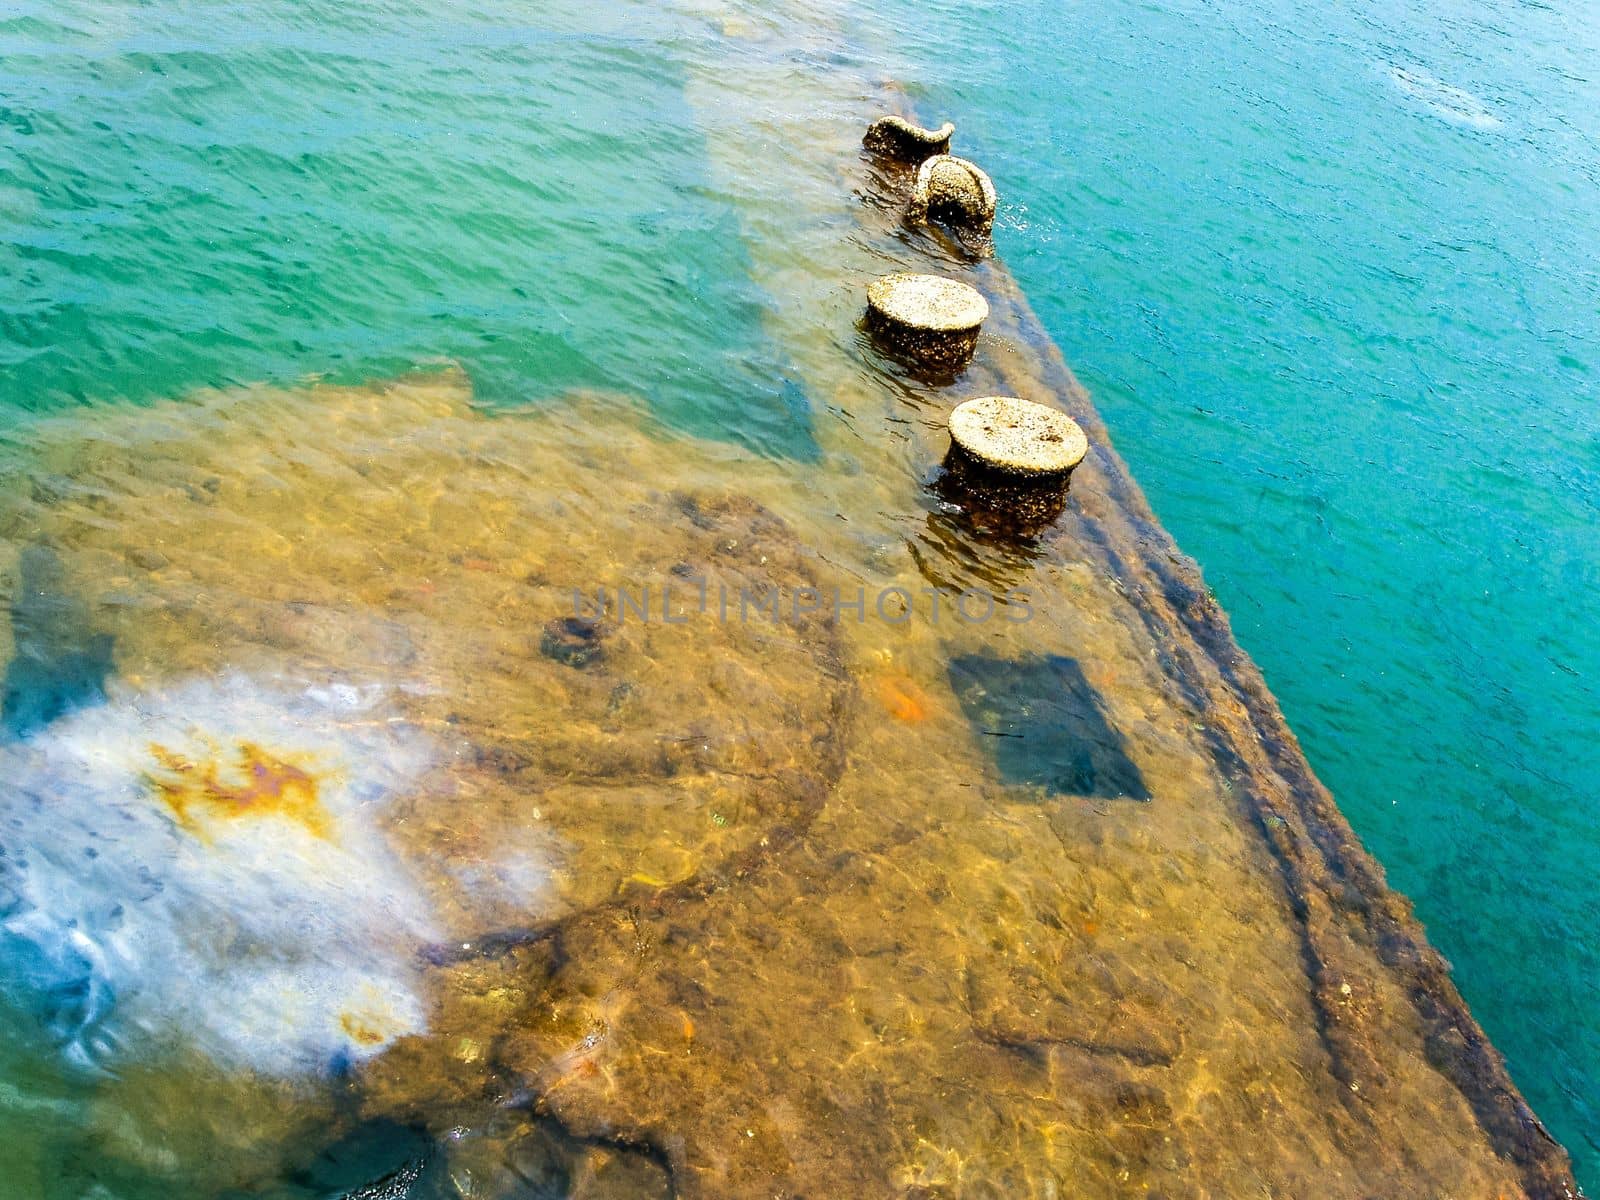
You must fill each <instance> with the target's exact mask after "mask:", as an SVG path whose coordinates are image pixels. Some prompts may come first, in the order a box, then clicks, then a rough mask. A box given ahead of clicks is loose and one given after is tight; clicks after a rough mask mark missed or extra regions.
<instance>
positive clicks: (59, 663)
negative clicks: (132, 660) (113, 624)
mask: <svg viewBox="0 0 1600 1200" xmlns="http://www.w3.org/2000/svg"><path fill="white" fill-rule="evenodd" d="M17 575H18V579H17V589H16V593H15V594H14V596H13V597H12V600H11V637H12V642H13V644H14V645H15V648H16V650H15V653H14V654H13V656H12V659H11V662H10V663H8V664H7V666H6V672H5V677H4V679H3V680H0V736H9V737H14V738H20V737H26V736H27V735H28V734H30V733H33V732H34V731H35V730H38V729H41V728H43V727H44V726H46V725H48V724H50V722H51V721H54V720H55V719H56V718H57V717H59V716H61V715H63V714H64V713H67V712H70V711H71V710H72V709H75V708H81V707H83V706H84V705H88V704H97V703H99V702H100V701H102V700H104V699H105V694H106V693H105V684H106V680H107V679H108V678H109V677H110V676H111V674H112V672H113V670H114V669H115V666H114V660H113V656H112V651H113V648H114V646H115V639H114V638H113V637H112V636H111V635H110V634H106V633H97V632H95V630H94V628H93V625H92V623H91V619H90V615H89V609H88V606H87V605H85V604H84V603H83V602H82V601H81V600H79V599H77V598H76V597H75V596H73V595H71V594H70V592H69V591H68V590H67V578H66V570H65V568H64V567H63V566H62V563H61V557H60V556H59V555H58V554H56V552H55V551H54V550H51V549H50V548H49V547H47V546H41V545H32V546H28V547H25V548H24V549H23V551H22V554H21V556H20V557H19V559H18V564H17Z"/></svg>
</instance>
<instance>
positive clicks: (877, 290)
mask: <svg viewBox="0 0 1600 1200" xmlns="http://www.w3.org/2000/svg"><path fill="white" fill-rule="evenodd" d="M988 315H989V304H988V301H986V300H985V299H984V298H983V296H982V295H980V294H979V292H978V290H977V289H976V288H974V287H972V286H970V285H968V284H965V283H962V282H961V281H960V280H957V279H948V278H946V277H945V276H943V275H915V274H909V273H905V272H897V273H896V274H893V275H885V276H883V277H882V278H881V279H875V280H873V282H872V283H871V284H869V285H868V286H867V325H868V328H870V329H871V330H872V333H873V335H874V336H875V337H876V338H877V339H878V340H879V341H880V342H881V343H883V344H885V345H886V346H887V347H888V348H889V349H891V350H892V351H894V352H895V353H896V354H897V355H898V356H900V357H903V358H907V359H910V360H912V361H914V362H916V363H919V364H923V365H926V366H933V367H940V368H945V369H949V368H954V367H959V366H961V365H963V364H964V363H966V361H967V360H968V359H970V358H971V357H972V351H973V349H974V347H976V346H977V344H978V331H979V330H980V329H981V328H982V327H983V322H984V320H985V318H987V317H988Z"/></svg>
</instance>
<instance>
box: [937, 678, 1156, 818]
mask: <svg viewBox="0 0 1600 1200" xmlns="http://www.w3.org/2000/svg"><path fill="white" fill-rule="evenodd" d="M950 684H951V687H952V688H953V689H954V691H955V693H956V697H957V699H959V700H960V702H961V709H962V712H964V713H965V714H966V718H967V721H968V722H969V723H970V724H971V726H972V728H973V731H974V732H975V733H976V734H978V735H979V736H980V737H982V738H983V739H984V740H985V741H986V742H987V743H988V744H989V749H990V754H991V755H992V757H993V758H994V763H995V767H996V768H997V769H998V770H999V772H1000V777H1001V779H1002V780H1003V781H1004V782H1006V783H1007V784H1011V785H1013V786H1017V787H1029V788H1041V789H1043V790H1044V792H1045V793H1046V794H1051V795H1069V796H1093V797H1098V798H1101V799H1107V800H1149V799H1150V792H1149V789H1148V788H1147V787H1146V786H1145V781H1144V775H1143V773H1142V772H1141V771H1140V770H1139V767H1138V764H1136V763H1135V762H1134V761H1133V760H1132V759H1131V758H1129V757H1128V752H1127V744H1126V743H1125V742H1124V740H1123V738H1122V735H1121V734H1120V733H1118V732H1117V730H1116V728H1115V727H1114V726H1113V725H1112V724H1111V722H1110V721H1109V720H1108V719H1107V717H1106V714H1105V710H1104V707H1103V706H1102V704H1101V702H1100V697H1099V694H1098V693H1097V692H1096V691H1095V689H1094V687H1093V685H1091V684H1090V683H1089V681H1088V680H1087V679H1086V678H1085V677H1084V674H1083V668H1082V667H1080V666H1079V665H1078V660H1077V659H1075V658H1068V657H1066V656H1065V655H1060V654H1049V655H1037V654H1029V655H1025V656H1023V657H1021V658H1016V659H1003V658H991V657H989V656H987V655H981V654H964V655H960V656H957V657H956V658H953V659H952V660H951V662H950Z"/></svg>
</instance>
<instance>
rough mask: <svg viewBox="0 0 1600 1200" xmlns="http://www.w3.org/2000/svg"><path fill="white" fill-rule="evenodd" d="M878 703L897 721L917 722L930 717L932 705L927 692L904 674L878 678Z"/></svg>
mask: <svg viewBox="0 0 1600 1200" xmlns="http://www.w3.org/2000/svg"><path fill="white" fill-rule="evenodd" d="M877 692H878V703H879V704H881V705H883V707H884V709H885V710H887V712H888V713H889V715H890V716H891V717H893V718H894V719H895V720H896V721H905V722H907V723H908V724H917V723H919V722H922V721H926V720H927V719H928V709H929V708H930V707H931V706H930V703H929V701H928V696H927V693H926V692H924V691H923V690H922V689H921V688H920V687H918V686H917V685H916V684H915V683H913V682H912V681H911V680H910V678H908V677H907V676H904V675H899V676H882V677H880V678H879V679H878V686H877Z"/></svg>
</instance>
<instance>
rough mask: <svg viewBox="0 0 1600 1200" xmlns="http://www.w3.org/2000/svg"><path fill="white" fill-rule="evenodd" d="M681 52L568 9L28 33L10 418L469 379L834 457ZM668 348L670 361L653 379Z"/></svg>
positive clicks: (342, 13) (222, 16)
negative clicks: (802, 394) (606, 402)
mask: <svg viewBox="0 0 1600 1200" xmlns="http://www.w3.org/2000/svg"><path fill="white" fill-rule="evenodd" d="M680 20H681V19H680ZM675 28H676V26H674V25H673V24H672V23H671V22H670V20H669V19H668V18H667V17H666V16H658V15H655V14H653V13H652V12H650V11H649V10H643V9H640V10H628V11H627V12H625V13H624V12H623V11H622V10H615V11H611V10H602V11H587V10H585V9H584V8H583V7H582V6H580V5H576V4H570V3H567V4H556V5H540V6H539V10H538V12H537V13H531V12H530V11H528V10H527V9H526V8H525V6H520V5H514V4H488V5H477V6H473V7H472V8H471V9H461V10H459V11H457V10H456V8H455V7H454V6H451V7H450V10H449V14H448V16H441V15H440V13H439V12H438V11H436V10H429V9H427V8H412V7H410V6H405V5H399V4H393V5H389V4H381V3H365V4H356V5H349V4H322V3H312V4H296V5H272V4H251V3H238V4H202V5H171V6H155V7H151V6H146V5H132V4H129V5H115V4H114V5H106V4H100V3H92V2H91V3H81V4H70V3H69V4H58V3H51V4H37V5H24V6H22V8H21V10H20V11H19V10H18V9H17V8H15V7H12V8H11V9H10V10H9V11H8V12H6V13H4V14H0V61H3V63H4V78H5V85H6V86H5V92H4V96H3V104H4V107H3V109H0V117H3V120H4V123H5V126H6V128H7V130H8V136H7V137H6V140H5V143H4V147H3V149H0V172H3V175H0V178H3V179H4V184H3V188H4V191H3V194H0V195H3V199H0V220H3V221H4V227H5V230H6V236H5V238H4V243H3V245H0V276H3V278H4V283H3V284H0V289H3V290H0V297H3V298H4V301H3V304H0V321H3V322H4V325H3V330H4V336H3V342H0V355H3V359H0V363H3V368H4V369H3V375H0V405H5V406H7V407H19V408H27V409H37V408H41V407H46V406H52V405H60V404H64V403H72V402H75V401H77V402H82V401H93V402H105V401H111V400H118V399H131V400H148V399H150V398H154V397H166V396H173V395H181V394H183V393H184V392H186V391H189V390H191V389H193V388H195V387H196V386H201V385H204V386H226V385H228V384H230V383H237V382H255V381H259V380H263V379H272V380H289V379H294V378H298V377H300V376H303V375H305V374H306V373H308V372H311V371H315V372H318V373H326V374H328V375H329V376H330V377H332V378H334V379H349V380H360V379H366V378H370V377H372V376H374V375H380V374H385V373H393V372H395V371H398V370H403V369H406V368H408V367H410V366H412V365H414V364H416V363H417V362H418V361H419V360H424V359H429V358H434V357H448V358H453V359H455V360H457V361H459V362H461V363H463V364H464V365H466V366H467V367H468V368H469V369H470V370H471V372H472V374H473V379H474V385H475V389H476V391H477V394H478V395H479V396H480V397H483V398H485V399H487V400H489V401H491V402H498V403H516V402H522V401H528V400H536V399H538V398H539V397H540V396H541V395H547V394H554V393H557V392H560V391H563V390H566V389H569V388H574V387H588V388H602V389H616V390H628V391H633V392H638V391H644V392H646V393H647V394H648V396H649V398H650V399H652V400H653V401H655V402H656V403H657V405H658V406H659V407H660V408H661V410H662V411H663V412H664V413H666V414H667V415H669V416H671V417H674V418H676V419H678V420H680V421H682V422H684V423H686V424H688V425H690V426H692V427H695V428H700V429H711V428H727V427H729V426H731V425H732V424H733V422H732V420H731V418H732V417H733V416H734V415H735V413H737V415H738V417H739V421H738V429H739V431H740V434H741V436H743V437H744V438H746V439H747V440H749V441H750V442H751V444H753V445H755V446H757V447H759V448H768V449H789V450H793V449H796V448H804V447H805V446H806V445H807V442H806V437H805V433H804V425H803V423H802V424H801V425H800V432H799V433H798V434H797V432H796V421H795V420H794V417H795V414H796V411H797V410H796V405H797V403H798V402H799V401H798V397H796V395H795V394H794V385H793V384H790V383H787V382H786V381H785V379H784V377H783V375H782V374H781V373H777V372H774V371H773V370H771V369H770V366H771V364H768V363H756V362H752V361H751V358H752V355H753V354H754V353H756V341H757V336H758V332H757V325H758V322H759V319H760V311H759V307H758V303H757V301H756V300H755V299H754V298H752V296H751V295H750V294H749V289H748V284H747V280H746V274H747V273H746V271H745V269H744V266H743V262H742V259H741V256H740V243H739V241H738V238H737V214H736V213H735V212H734V211H733V210H732V209H731V208H730V206H729V205H728V203H727V202H726V198H723V197H718V196H715V195H713V194H711V193H710V192H709V191H708V189H707V186H706V181H705V171H704V165H703V158H704V149H703V146H702V145H701V143H700V142H699V139H698V133H697V131H696V130H695V128H694V126H693V122H692V121H691V119H690V117H689V115H688V113H687V110H686V106H685V102H684V98H683V71H682V66H681V64H680V62H679V61H678V60H676V59H675V58H674V57H673V56H672V54H671V53H670V48H669V46H668V44H667V36H668V34H669V32H670V31H672V30H673V29H675ZM645 330H650V331H666V330H670V331H672V337H671V338H670V339H669V340H670V342H671V351H672V352H670V353H666V354H661V353H652V354H651V356H650V369H649V371H648V372H641V371H640V370H639V347H640V345H641V342H643V343H646V344H648V343H650V341H651V339H650V338H649V337H648V335H646V336H645V337H644V338H642V339H641V337H640V333H641V331H645ZM735 403H736V404H737V408H735V407H734V405H735Z"/></svg>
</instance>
